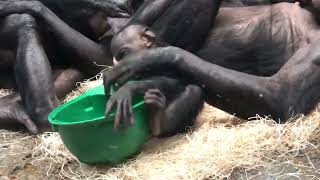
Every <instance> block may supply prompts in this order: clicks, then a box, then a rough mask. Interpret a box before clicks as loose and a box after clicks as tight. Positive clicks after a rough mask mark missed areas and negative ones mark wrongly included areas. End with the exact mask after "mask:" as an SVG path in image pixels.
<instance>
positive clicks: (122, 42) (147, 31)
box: [106, 0, 220, 136]
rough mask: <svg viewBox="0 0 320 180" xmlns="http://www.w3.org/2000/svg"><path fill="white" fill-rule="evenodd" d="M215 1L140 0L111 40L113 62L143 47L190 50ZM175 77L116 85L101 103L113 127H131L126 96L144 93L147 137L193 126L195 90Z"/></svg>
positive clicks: (199, 103) (203, 32) (197, 103)
mask: <svg viewBox="0 0 320 180" xmlns="http://www.w3.org/2000/svg"><path fill="white" fill-rule="evenodd" d="M219 6H220V0H217V1H207V0H199V1H193V0H181V1H174V0H159V1H146V2H145V3H143V4H142V5H141V7H140V8H139V9H138V10H137V12H136V13H135V15H134V16H133V17H132V19H131V20H130V22H129V23H128V24H127V25H126V26H125V27H124V28H122V29H121V30H120V31H119V32H118V33H117V34H116V35H115V36H114V38H113V40H112V44H111V51H112V52H113V53H114V54H115V59H114V63H115V64H116V63H117V61H118V60H121V59H122V58H124V57H125V56H127V55H129V54H132V53H136V52H139V51H141V50H143V49H150V48H156V47H163V46H168V45H174V46H178V47H182V48H185V49H187V50H189V51H194V50H196V49H198V48H199V46H200V45H201V44H200V43H201V42H202V41H203V40H204V39H205V37H206V36H207V34H208V32H209V30H210V26H211V24H212V23H213V19H214V16H216V14H217V10H218V8H219ZM176 76H177V75H176V74H166V76H162V77H152V78H148V79H144V80H142V81H136V82H130V83H128V84H126V85H124V86H123V87H121V88H120V89H119V90H118V91H117V92H116V93H115V94H114V95H113V96H111V98H110V100H109V101H108V104H107V109H106V115H108V114H109V113H110V111H111V109H112V107H113V106H117V112H116V119H115V127H117V126H119V124H120V123H121V124H124V125H128V124H130V123H133V117H132V109H131V96H132V95H134V94H144V98H145V102H146V103H147V104H149V107H151V111H152V113H151V116H152V117H150V124H151V130H152V132H153V135H155V136H165V135H172V134H174V133H176V132H180V131H184V130H185V129H186V127H187V126H190V125H192V124H193V122H194V119H195V117H196V115H197V114H198V113H199V111H200V110H201V109H202V107H203V98H202V93H201V89H200V88H199V87H198V86H196V85H192V84H188V83H187V84H185V83H184V82H183V81H181V80H177V79H175V77H176Z"/></svg>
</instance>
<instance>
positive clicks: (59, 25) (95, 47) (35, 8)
mask: <svg viewBox="0 0 320 180" xmlns="http://www.w3.org/2000/svg"><path fill="white" fill-rule="evenodd" d="M11 13H30V14H31V15H33V16H35V17H37V18H38V19H39V18H40V20H42V21H43V22H44V23H46V25H47V26H48V27H49V29H51V31H52V32H54V33H55V35H56V36H57V37H58V39H59V40H60V41H61V42H62V44H64V45H65V46H67V47H68V48H70V49H72V50H73V51H75V53H76V54H78V55H79V57H81V59H79V60H80V61H81V63H84V64H87V65H89V67H95V68H96V70H98V67H97V66H96V65H95V63H97V64H105V65H112V61H111V60H110V61H106V60H107V57H108V56H107V54H106V51H105V49H103V47H102V46H100V45H99V44H97V43H96V42H94V41H92V40H90V39H88V38H87V37H85V36H84V35H82V34H81V33H79V32H78V31H76V30H74V29H73V28H71V27H70V26H69V25H67V24H66V23H64V22H63V21H62V20H61V19H60V18H59V17H58V16H56V15H55V14H54V13H53V12H52V11H51V10H50V9H48V8H47V7H45V6H44V5H43V4H42V3H40V2H37V1H10V2H8V1H7V2H3V1H0V16H6V15H8V14H11ZM84 71H86V69H84Z"/></svg>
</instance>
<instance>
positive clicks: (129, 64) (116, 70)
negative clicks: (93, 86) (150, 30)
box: [103, 47, 181, 92]
mask: <svg viewBox="0 0 320 180" xmlns="http://www.w3.org/2000/svg"><path fill="white" fill-rule="evenodd" d="M179 51H181V50H180V49H177V48H174V47H165V48H155V49H148V50H143V51H141V52H139V53H134V54H130V55H128V56H126V57H125V58H124V59H123V60H121V61H120V62H119V63H118V64H117V65H116V66H114V67H113V69H112V70H111V71H108V72H105V73H104V75H103V81H104V86H105V90H106V92H107V91H108V90H109V88H110V85H112V84H118V85H119V86H121V85H123V84H124V83H125V82H126V81H128V80H129V79H131V78H133V77H135V76H136V75H141V74H142V73H143V72H146V71H150V72H152V70H153V68H156V67H157V68H159V67H162V66H163V67H164V68H168V66H173V67H174V66H176V64H178V60H179V59H181V58H177V57H180V56H179V55H177V53H178V52H179Z"/></svg>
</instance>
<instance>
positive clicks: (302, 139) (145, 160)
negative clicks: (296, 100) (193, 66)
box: [0, 77, 320, 180]
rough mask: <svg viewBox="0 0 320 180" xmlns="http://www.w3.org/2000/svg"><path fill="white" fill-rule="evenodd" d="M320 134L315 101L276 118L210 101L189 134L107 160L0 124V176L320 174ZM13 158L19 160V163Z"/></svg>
mask: <svg viewBox="0 0 320 180" xmlns="http://www.w3.org/2000/svg"><path fill="white" fill-rule="evenodd" d="M101 83H102V81H101V78H100V77H98V78H97V80H94V81H92V80H88V81H86V82H84V83H80V85H79V88H78V90H76V91H74V92H72V93H71V94H70V95H69V96H67V98H66V100H65V101H68V100H70V99H72V98H74V97H76V96H78V95H79V94H81V93H83V92H85V91H86V90H87V89H88V88H92V87H95V86H97V85H99V84H101ZM319 138H320V112H318V108H316V109H315V110H314V112H313V113H311V114H310V115H308V116H306V117H303V116H301V117H298V118H297V119H296V120H294V121H291V122H288V123H286V124H277V123H276V122H274V121H272V120H270V119H268V118H263V117H259V116H257V117H255V118H253V120H252V121H244V120H240V119H237V118H235V117H234V116H231V115H228V114H226V113H224V112H222V111H220V110H217V109H215V108H213V107H211V106H209V105H206V106H205V109H204V110H203V112H202V113H201V114H200V115H199V117H198V122H197V125H196V126H195V127H194V128H192V129H190V131H189V132H188V133H187V134H180V135H176V136H174V137H171V138H168V139H151V140H150V141H149V142H148V143H147V144H146V145H145V147H144V148H143V149H142V151H141V152H140V153H139V154H138V155H137V156H136V158H135V159H132V160H130V161H128V162H126V163H124V164H120V165H118V166H117V167H105V166H87V165H84V164H81V163H80V162H78V161H77V159H76V158H75V157H74V156H72V155H71V154H70V153H69V152H68V150H67V149H66V148H65V147H64V146H63V143H62V141H61V139H60V137H59V135H58V134H57V133H53V132H48V133H43V134H41V135H38V136H30V135H27V134H23V133H20V132H19V133H18V132H10V131H5V130H0V142H1V143H0V179H1V175H4V176H7V177H12V176H15V177H22V176H21V174H28V173H29V174H28V177H30V174H31V175H33V176H32V177H34V178H35V179H36V178H38V179H41V177H45V176H47V175H49V176H50V178H52V179H56V178H58V179H59V178H64V179H99V180H100V179H108V180H109V179H151V180H152V179H224V178H227V179H265V178H267V177H268V178H271V179H278V178H279V179H286V178H287V179H297V178H298V179H299V178H303V179H313V178H317V179H319V178H320V170H319V169H320V151H319V148H318V146H319V142H320V140H319ZM10 157H11V158H10ZM12 157H14V158H15V159H17V158H18V159H19V158H20V159H22V160H21V161H20V162H19V164H18V165H17V163H14V162H13V161H12V159H13V158H12ZM7 166H13V167H11V168H10V167H7ZM16 166H18V168H17V167H16ZM30 169H31V170H30ZM4 176H3V177H4ZM23 177H24V176H23Z"/></svg>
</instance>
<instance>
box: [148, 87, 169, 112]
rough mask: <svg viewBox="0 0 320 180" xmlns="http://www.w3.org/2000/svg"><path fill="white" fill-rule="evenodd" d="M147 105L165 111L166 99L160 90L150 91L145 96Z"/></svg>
mask: <svg viewBox="0 0 320 180" xmlns="http://www.w3.org/2000/svg"><path fill="white" fill-rule="evenodd" d="M144 101H145V103H146V104H149V105H153V106H155V107H156V108H159V109H163V108H165V106H166V97H165V95H164V94H163V93H162V92H161V91H160V90H159V89H149V90H148V91H147V92H146V93H145V94H144Z"/></svg>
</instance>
